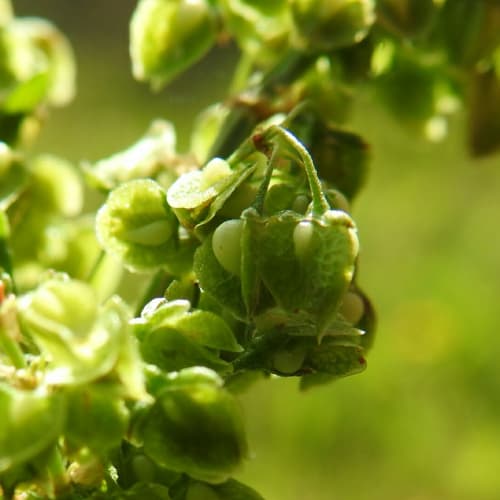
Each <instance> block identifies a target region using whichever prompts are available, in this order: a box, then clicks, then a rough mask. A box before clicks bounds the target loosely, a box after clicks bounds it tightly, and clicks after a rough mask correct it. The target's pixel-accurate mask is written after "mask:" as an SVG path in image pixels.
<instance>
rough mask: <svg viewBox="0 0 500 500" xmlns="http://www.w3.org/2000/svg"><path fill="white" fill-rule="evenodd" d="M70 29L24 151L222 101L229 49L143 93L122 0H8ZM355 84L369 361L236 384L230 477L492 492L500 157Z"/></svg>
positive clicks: (130, 128) (413, 494)
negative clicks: (60, 69) (396, 115)
mask: <svg viewBox="0 0 500 500" xmlns="http://www.w3.org/2000/svg"><path fill="white" fill-rule="evenodd" d="M15 4H16V5H15V7H16V11H17V12H18V13H19V14H20V15H23V14H24V15H26V14H30V15H34V14H40V15H43V16H44V17H47V18H49V19H51V20H53V21H54V22H55V23H56V25H58V26H59V27H60V28H61V29H62V30H63V31H64V32H65V33H67V34H68V36H69V38H70V39H71V40H72V41H73V44H74V46H75V49H76V56H77V61H78V65H79V77H78V78H79V80H78V94H77V99H76V100H75V102H74V103H73V104H72V105H71V106H69V107H68V108H66V109H64V110H58V111H57V112H54V113H53V116H51V119H50V121H49V123H48V124H47V126H46V127H44V128H43V129H42V134H41V138H40V139H39V140H38V142H37V143H36V144H35V145H34V149H33V152H36V151H44V152H46V151H49V152H52V153H55V154H57V155H60V156H63V157H67V158H69V159H71V160H74V161H80V160H85V159H87V160H93V159H96V158H99V157H102V156H105V155H109V154H111V153H113V152H114V151H116V150H119V149H120V148H124V147H126V146H127V145H128V144H130V143H131V142H132V141H134V140H135V139H136V138H137V137H138V136H140V135H141V134H142V133H143V131H144V130H145V129H146V127H147V125H148V124H149V123H150V121H151V118H153V117H156V116H162V117H164V118H166V119H169V120H172V121H173V122H174V123H175V125H176V127H177V129H178V140H179V144H180V148H181V149H182V148H183V147H185V146H187V131H188V130H189V128H190V127H191V123H192V119H193V117H194V116H195V114H196V113H197V112H198V111H199V110H200V109H201V108H203V107H204V106H206V105H208V104H209V103H211V102H214V101H216V100H217V99H218V98H221V97H222V96H223V95H224V93H225V89H226V88H227V85H228V81H227V75H228V72H227V71H226V68H227V67H229V66H231V67H232V66H233V63H234V60H235V54H234V51H233V50H232V49H231V47H228V48H225V49H218V50H217V51H216V52H214V53H212V54H211V55H210V57H209V58H208V59H207V60H205V61H203V62H202V63H201V64H199V65H197V66H196V67H195V68H193V69H192V70H190V71H189V72H188V73H186V74H185V75H183V76H182V77H181V78H180V79H179V80H177V81H176V82H174V83H173V84H171V85H170V86H168V87H167V88H166V89H165V90H163V91H162V92H161V93H158V94H155V95H152V94H150V91H149V89H148V88H146V87H145V86H141V85H140V84H138V83H135V82H134V81H133V79H132V76H131V74H130V65H129V58H128V53H127V29H128V27H127V23H128V19H129V17H130V13H131V12H132V9H133V7H134V6H135V2H134V1H132V0H107V1H106V2H99V1H97V0H87V1H86V2H67V1H64V0H50V1H49V0H16V2H15ZM373 101H375V98H374V96H372V95H370V94H368V93H366V94H365V95H363V96H361V98H360V99H359V101H358V102H357V103H356V107H355V110H354V111H355V120H354V122H355V123H354V125H355V128H356V130H357V131H359V132H361V133H362V134H363V136H364V137H366V138H367V139H368V140H369V141H370V143H371V144H372V146H373V150H374V155H373V157H374V161H373V167H372V171H371V175H370V178H369V179H368V182H367V184H366V186H365V188H364V191H363V195H362V196H361V197H360V198H359V200H358V201H357V204H355V206H354V216H355V217H356V220H357V222H358V226H359V228H360V229H359V230H360V235H361V241H362V249H361V252H362V256H363V263H362V269H361V274H362V279H363V283H364V286H365V288H366V290H368V291H369V293H370V295H371V296H372V297H373V299H374V302H375V304H376V307H377V311H378V315H379V318H380V319H379V327H378V337H377V339H376V347H375V349H373V351H372V353H371V355H370V358H369V366H368V370H367V371H366V372H365V373H364V375H363V376H360V377H352V378H347V379H343V380H341V381H339V382H336V383H334V384H332V385H330V386H327V387H322V388H318V389H316V390H315V391H311V392H306V393H299V392H298V390H297V383H296V382H295V381H291V380H286V379H280V380H274V381H272V382H269V381H267V382H266V383H259V384H257V385H256V386H254V387H253V388H252V389H251V390H250V392H249V393H247V394H246V395H245V396H244V399H243V401H244V406H245V408H244V409H245V418H246V426H247V428H248V439H249V442H250V443H251V447H252V449H251V452H252V454H253V455H254V456H255V457H256V458H255V459H253V460H250V461H249V462H248V463H247V465H246V468H245V470H244V471H243V472H242V473H241V474H240V476H239V477H238V479H241V480H243V481H244V482H248V483H249V484H252V486H254V487H255V488H256V489H257V490H258V491H259V492H261V493H262V495H263V496H264V497H265V498H267V499H269V500H331V499H338V500H344V499H345V500H350V499H357V500H379V499H380V500H382V499H384V500H471V499H474V500H494V499H495V498H497V496H498V492H499V491H500V476H499V474H498V468H499V467H500V426H499V425H498V422H499V418H500V391H499V389H498V380H499V375H500V373H499V371H500V369H499V368H498V361H497V355H498V353H499V351H500V342H499V340H498V339H497V329H498V325H499V321H498V319H497V313H496V311H497V310H498V309H497V304H498V298H499V296H500V285H499V283H500V263H499V259H498V255H499V254H500V238H498V236H497V235H496V231H495V229H494V228H495V227H496V224H497V221H498V214H499V213H500V206H499V201H498V200H499V199H500V197H499V193H500V168H499V165H498V164H499V158H498V157H492V158H490V159H488V160H481V161H478V160H474V161H473V160H470V159H469V158H468V156H467V153H466V150H465V146H464V144H463V136H464V133H463V129H464V126H465V125H464V124H465V118H464V117H463V116H461V115H458V117H457V118H455V120H454V121H452V122H451V127H450V135H449V137H448V138H447V139H446V140H445V141H444V142H443V143H440V144H433V145H429V144H427V143H424V142H423V140H422V141H421V140H419V139H415V138H414V137H412V136H410V135H408V134H407V132H406V131H404V130H402V129H400V128H399V126H398V124H397V123H396V122H395V121H394V120H393V119H392V118H390V117H389V116H387V115H386V114H385V112H384V111H382V110H381V109H379V108H378V107H377V106H375V105H374V104H373Z"/></svg>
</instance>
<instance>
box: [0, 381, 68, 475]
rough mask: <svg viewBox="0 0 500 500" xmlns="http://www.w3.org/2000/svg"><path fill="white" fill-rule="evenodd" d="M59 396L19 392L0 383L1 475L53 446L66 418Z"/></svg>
mask: <svg viewBox="0 0 500 500" xmlns="http://www.w3.org/2000/svg"><path fill="white" fill-rule="evenodd" d="M65 403H66V401H65V399H64V397H63V396H62V395H61V394H48V393H47V392H45V390H44V389H43V388H39V389H37V390H36V391H21V390H17V389H13V388H11V387H7V386H5V385H3V384H0V413H1V415H2V425H1V426H0V472H4V471H6V470H7V469H9V468H11V467H13V466H16V465H19V464H22V463H24V462H26V461H28V460H30V459H32V458H34V457H35V456H36V455H38V454H39V453H40V452H42V451H43V450H44V449H45V448H47V447H48V446H50V445H51V444H53V443H55V442H56V441H57V439H58V437H59V435H60V434H61V432H62V428H63V425H64V421H65V418H66V404H65Z"/></svg>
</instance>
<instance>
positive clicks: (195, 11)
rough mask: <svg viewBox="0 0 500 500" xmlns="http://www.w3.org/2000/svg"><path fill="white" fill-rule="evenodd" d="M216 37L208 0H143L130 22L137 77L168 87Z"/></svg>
mask: <svg viewBox="0 0 500 500" xmlns="http://www.w3.org/2000/svg"><path fill="white" fill-rule="evenodd" d="M216 34H217V26H216V19H215V15H214V12H213V9H212V7H211V6H210V3H209V2H208V1H207V0H140V1H139V3H138V4H137V7H136V9H135V11H134V14H133V15H132V20H131V22H130V55H131V57H132V71H133V73H134V76H135V78H137V79H138V80H143V81H150V82H151V84H152V85H153V86H154V87H156V88H159V87H161V86H163V85H165V84H166V83H168V82H169V81H170V80H172V79H173V78H174V77H176V76H177V75H178V74H179V73H181V72H182V71H184V70H185V69H187V68H188V67H189V66H191V65H192V64H193V63H195V62H196V61H198V60H199V59H200V58H201V57H203V55H204V54H205V53H206V52H207V51H208V50H209V49H210V47H211V46H212V44H213V43H214V42H215V37H216Z"/></svg>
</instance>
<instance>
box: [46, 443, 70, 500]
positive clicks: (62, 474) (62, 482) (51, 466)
mask: <svg viewBox="0 0 500 500" xmlns="http://www.w3.org/2000/svg"><path fill="white" fill-rule="evenodd" d="M47 471H48V473H49V477H50V480H51V482H52V487H53V489H54V493H55V494H56V496H58V494H59V493H62V492H63V491H65V490H66V489H67V488H68V487H69V478H68V474H67V473H66V467H65V465H64V460H63V457H62V455H61V452H60V450H59V448H58V447H57V445H54V446H53V447H52V449H51V450H50V451H49V453H48V455H47Z"/></svg>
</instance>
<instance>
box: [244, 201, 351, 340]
mask: <svg viewBox="0 0 500 500" xmlns="http://www.w3.org/2000/svg"><path fill="white" fill-rule="evenodd" d="M246 217H247V223H248V224H249V228H250V234H251V237H252V238H253V239H254V240H255V248H257V249H258V252H256V253H255V256H254V257H255V258H256V267H257V273H258V275H259V277H260V279H261V280H262V282H263V283H264V285H265V287H266V288H267V289H268V290H269V292H270V293H271V295H272V296H273V297H274V299H275V301H276V303H277V304H278V305H279V306H280V307H282V308H283V309H285V310H286V311H289V312H291V313H294V314H298V313H306V314H307V315H310V317H311V318H312V319H313V322H314V323H315V324H317V326H318V334H320V333H321V331H322V329H323V327H324V326H325V325H326V324H327V323H328V321H329V320H330V319H331V318H332V317H333V316H334V315H335V313H336V312H337V309H338V307H339V305H340V302H341V300H342V297H343V295H344V293H345V291H346V290H347V287H348V286H349V283H350V282H351V280H352V277H353V273H354V264H355V260H356V257H357V254H358V245H359V244H358V239H357V235H356V228H355V225H354V222H353V221H352V219H351V218H350V217H349V216H348V215H347V214H346V213H345V212H342V211H337V210H328V211H327V212H325V213H324V214H323V215H322V216H309V217H307V216H306V217H304V216H301V215H299V214H295V213H293V212H283V213H281V214H279V215H275V216H271V217H267V218H266V217H257V216H255V214H252V213H251V212H248V213H247V214H246Z"/></svg>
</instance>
